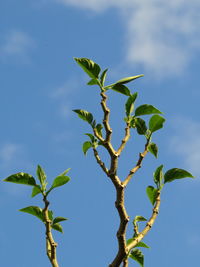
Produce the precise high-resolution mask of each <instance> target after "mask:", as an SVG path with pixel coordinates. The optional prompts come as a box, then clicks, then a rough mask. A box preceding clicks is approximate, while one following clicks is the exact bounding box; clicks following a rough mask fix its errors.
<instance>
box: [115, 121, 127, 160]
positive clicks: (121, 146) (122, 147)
mask: <svg viewBox="0 0 200 267" xmlns="http://www.w3.org/2000/svg"><path fill="white" fill-rule="evenodd" d="M129 138H130V125H129V123H127V124H126V128H125V136H124V138H123V139H122V142H121V145H120V147H119V149H118V150H117V154H118V155H119V156H120V154H121V152H122V150H123V149H124V147H125V145H126V143H127V142H128V140H129Z"/></svg>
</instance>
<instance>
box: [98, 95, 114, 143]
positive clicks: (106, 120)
mask: <svg viewBox="0 0 200 267" xmlns="http://www.w3.org/2000/svg"><path fill="white" fill-rule="evenodd" d="M106 100H107V95H106V94H105V93H104V92H101V107H102V110H103V113H104V118H103V125H104V127H105V130H106V139H105V141H106V142H110V139H111V135H112V129H111V127H110V124H109V116H110V109H109V108H108V107H107V105H106Z"/></svg>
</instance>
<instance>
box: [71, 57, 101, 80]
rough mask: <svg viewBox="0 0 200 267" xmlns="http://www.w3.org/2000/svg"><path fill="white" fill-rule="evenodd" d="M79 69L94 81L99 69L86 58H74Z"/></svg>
mask: <svg viewBox="0 0 200 267" xmlns="http://www.w3.org/2000/svg"><path fill="white" fill-rule="evenodd" d="M74 59H75V61H76V62H77V63H78V64H79V66H81V68H82V69H83V70H84V71H85V72H86V73H87V74H88V75H89V76H90V78H92V79H95V78H98V77H99V73H100V71H101V68H100V67H99V65H98V64H96V63H95V62H94V61H92V60H91V59H88V58H74Z"/></svg>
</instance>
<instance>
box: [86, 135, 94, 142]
mask: <svg viewBox="0 0 200 267" xmlns="http://www.w3.org/2000/svg"><path fill="white" fill-rule="evenodd" d="M85 135H87V136H89V138H90V140H91V142H92V143H94V142H95V137H94V135H93V134H90V133H86V134H85Z"/></svg>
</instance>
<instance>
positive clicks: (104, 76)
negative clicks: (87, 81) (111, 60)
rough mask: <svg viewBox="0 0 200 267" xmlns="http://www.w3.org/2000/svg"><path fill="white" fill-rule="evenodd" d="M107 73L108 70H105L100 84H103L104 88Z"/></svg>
mask: <svg viewBox="0 0 200 267" xmlns="http://www.w3.org/2000/svg"><path fill="white" fill-rule="evenodd" d="M107 71H108V69H105V70H104V71H103V72H102V74H101V77H100V83H101V85H102V86H104V83H105V79H106V75H107Z"/></svg>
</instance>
